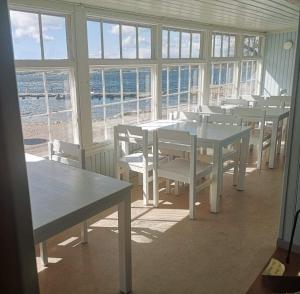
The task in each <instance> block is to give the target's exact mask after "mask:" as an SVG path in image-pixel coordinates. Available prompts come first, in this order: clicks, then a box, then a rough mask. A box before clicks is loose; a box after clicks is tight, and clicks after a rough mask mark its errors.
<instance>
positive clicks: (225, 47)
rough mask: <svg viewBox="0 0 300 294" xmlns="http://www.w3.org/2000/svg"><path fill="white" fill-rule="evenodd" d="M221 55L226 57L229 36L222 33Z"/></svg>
mask: <svg viewBox="0 0 300 294" xmlns="http://www.w3.org/2000/svg"><path fill="white" fill-rule="evenodd" d="M222 44H223V47H222V57H228V55H229V52H228V49H229V36H227V35H223V43H222Z"/></svg>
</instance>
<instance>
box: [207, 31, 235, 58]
mask: <svg viewBox="0 0 300 294" xmlns="http://www.w3.org/2000/svg"><path fill="white" fill-rule="evenodd" d="M211 42H212V43H211V56H212V57H214V58H219V57H223V58H226V57H234V56H235V35H231V34H221V33H213V34H212V39H211Z"/></svg>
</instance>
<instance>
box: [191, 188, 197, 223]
mask: <svg viewBox="0 0 300 294" xmlns="http://www.w3.org/2000/svg"><path fill="white" fill-rule="evenodd" d="M195 193H196V189H195V185H194V183H190V186H189V210H190V219H195Z"/></svg>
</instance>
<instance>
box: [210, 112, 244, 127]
mask: <svg viewBox="0 0 300 294" xmlns="http://www.w3.org/2000/svg"><path fill="white" fill-rule="evenodd" d="M207 122H208V123H212V124H218V125H232V126H233V125H235V126H241V125H242V118H241V117H240V116H238V115H231V114H211V115H210V116H208V117H207Z"/></svg>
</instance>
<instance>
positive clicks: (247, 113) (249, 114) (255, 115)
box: [233, 107, 266, 126]
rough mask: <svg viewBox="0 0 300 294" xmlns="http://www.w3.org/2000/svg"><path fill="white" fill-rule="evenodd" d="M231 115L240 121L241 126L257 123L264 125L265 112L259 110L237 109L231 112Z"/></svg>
mask: <svg viewBox="0 0 300 294" xmlns="http://www.w3.org/2000/svg"><path fill="white" fill-rule="evenodd" d="M233 114H234V115H236V116H238V117H240V118H241V119H242V122H243V124H248V123H259V124H261V125H262V126H264V125H265V118H266V111H265V109H261V108H243V107H238V108H236V109H234V110H233Z"/></svg>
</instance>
